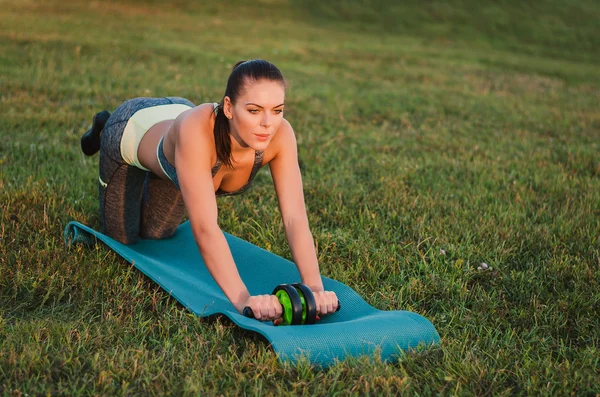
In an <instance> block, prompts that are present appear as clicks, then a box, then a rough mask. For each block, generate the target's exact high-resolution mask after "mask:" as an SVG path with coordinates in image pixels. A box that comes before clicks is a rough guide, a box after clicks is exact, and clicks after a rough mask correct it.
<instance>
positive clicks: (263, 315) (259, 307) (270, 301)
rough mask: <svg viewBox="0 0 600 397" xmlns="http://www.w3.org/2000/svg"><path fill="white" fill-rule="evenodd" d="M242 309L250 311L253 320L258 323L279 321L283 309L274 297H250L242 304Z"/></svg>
mask: <svg viewBox="0 0 600 397" xmlns="http://www.w3.org/2000/svg"><path fill="white" fill-rule="evenodd" d="M244 307H249V308H250V309H252V312H253V313H254V318H255V319H257V320H259V321H269V320H273V321H275V320H281V316H282V315H283V307H281V303H279V300H278V299H277V297H276V296H275V295H255V296H251V297H249V298H248V299H247V300H246V302H245V303H244ZM242 310H243V309H242Z"/></svg>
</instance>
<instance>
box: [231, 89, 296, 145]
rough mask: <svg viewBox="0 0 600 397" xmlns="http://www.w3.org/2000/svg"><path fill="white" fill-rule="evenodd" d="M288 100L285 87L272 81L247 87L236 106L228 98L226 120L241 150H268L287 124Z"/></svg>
mask: <svg viewBox="0 0 600 397" xmlns="http://www.w3.org/2000/svg"><path fill="white" fill-rule="evenodd" d="M284 99H285V88H284V86H283V84H282V83H280V82H277V81H270V80H259V81H253V82H250V83H247V84H246V86H245V87H244V89H243V91H242V92H241V95H240V96H238V98H237V100H236V102H235V104H232V103H231V100H230V98H229V97H225V102H224V112H225V116H227V118H228V119H229V126H230V131H231V135H232V136H233V137H234V139H235V140H236V141H237V142H238V143H239V144H240V146H242V147H250V148H252V149H254V150H264V149H266V148H267V146H268V145H269V143H270V142H271V140H272V139H273V136H274V135H275V133H276V132H277V130H278V129H279V126H280V125H281V122H282V121H283V101H284Z"/></svg>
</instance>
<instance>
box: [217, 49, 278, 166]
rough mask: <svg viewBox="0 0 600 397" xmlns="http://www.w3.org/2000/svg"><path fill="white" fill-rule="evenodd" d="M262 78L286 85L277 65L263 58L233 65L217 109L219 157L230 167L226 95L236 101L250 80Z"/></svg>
mask: <svg viewBox="0 0 600 397" xmlns="http://www.w3.org/2000/svg"><path fill="white" fill-rule="evenodd" d="M260 80H269V81H278V82H281V83H282V84H283V85H284V87H285V79H284V78H283V75H282V74H281V71H280V70H279V69H278V68H277V66H275V65H273V64H272V63H270V62H267V61H265V60H262V59H252V60H250V61H240V62H238V63H236V64H235V65H234V66H233V69H231V74H230V75H229V79H228V80H227V88H225V95H223V99H222V100H221V102H220V103H219V105H218V106H217V109H216V116H215V128H214V131H213V132H214V134H215V145H216V147H217V158H218V159H219V160H221V162H222V163H223V164H225V165H226V166H228V167H233V165H232V158H231V138H230V137H229V120H228V119H227V117H226V116H225V113H224V112H223V105H224V101H225V97H226V96H228V97H229V98H230V99H231V103H235V101H236V100H237V97H238V96H239V95H240V94H241V93H242V92H243V90H244V87H245V85H246V84H248V83H249V82H256V81H260Z"/></svg>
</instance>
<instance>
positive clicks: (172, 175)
mask: <svg viewBox="0 0 600 397" xmlns="http://www.w3.org/2000/svg"><path fill="white" fill-rule="evenodd" d="M216 105H217V104H215V106H214V108H215V109H216V108H217V106H216ZM164 138H165V137H164V136H163V137H162V138H160V142H159V143H158V148H157V149H156V152H157V153H156V155H157V158H158V163H159V164H160V167H161V168H162V170H163V172H164V173H165V175H166V176H167V177H168V178H169V179H170V180H171V181H172V182H173V183H174V184H175V186H176V187H177V190H181V189H180V188H179V180H178V179H177V170H176V169H175V167H174V166H173V164H171V163H169V160H167V158H166V157H165V152H164V150H163V140H164ZM262 160H263V151H262V150H256V151H254V165H253V166H252V171H251V172H250V178H248V182H247V183H246V184H245V185H244V186H242V187H241V188H239V189H238V190H236V191H234V192H226V191H224V190H221V189H220V188H219V190H217V191H216V192H215V195H217V196H233V195H236V194H241V193H244V192H245V191H246V190H248V188H250V186H252V182H253V181H254V177H255V176H256V173H257V172H258V170H260V167H262ZM220 168H221V160H220V159H218V158H217V162H216V163H215V165H214V166H213V167H212V176H213V178H214V177H215V175H216V174H217V172H218V171H219V169H220Z"/></svg>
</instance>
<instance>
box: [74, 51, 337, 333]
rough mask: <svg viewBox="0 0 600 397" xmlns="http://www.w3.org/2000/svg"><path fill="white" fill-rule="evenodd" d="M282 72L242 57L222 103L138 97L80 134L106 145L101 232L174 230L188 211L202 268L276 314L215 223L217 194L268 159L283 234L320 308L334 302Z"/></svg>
mask: <svg viewBox="0 0 600 397" xmlns="http://www.w3.org/2000/svg"><path fill="white" fill-rule="evenodd" d="M284 99H285V80H284V78H283V76H282V74H281V72H280V71H279V69H277V67H276V66H275V65H273V64H271V63H269V62H267V61H264V60H257V59H255V60H251V61H245V62H238V63H237V64H236V65H235V66H234V67H233V70H232V72H231V75H230V76H229V80H228V81H227V88H226V90H225V95H224V98H223V100H222V101H221V103H218V104H217V103H215V104H213V103H205V104H202V105H199V106H194V104H193V103H191V102H190V101H188V100H187V99H183V98H177V97H168V98H135V99H132V100H129V101H126V102H124V103H123V104H122V105H120V106H119V107H118V108H117V109H116V110H115V111H114V113H112V114H110V113H108V112H107V111H104V112H101V113H98V114H97V115H96V116H95V117H94V125H93V127H92V129H91V130H90V131H88V132H87V133H86V134H85V135H84V136H83V137H82V140H81V146H82V149H83V151H84V153H85V154H87V155H92V154H94V153H96V152H97V151H98V150H100V176H99V181H100V218H101V223H102V231H103V233H105V234H107V235H108V236H110V237H112V238H114V239H115V240H118V241H120V242H122V243H124V244H131V243H133V242H135V241H136V239H137V238H138V236H139V237H142V238H150V239H153V238H154V239H157V238H166V237H170V236H171V235H173V233H174V232H175V229H176V228H177V226H179V224H180V223H181V222H182V220H183V217H184V214H185V212H186V211H187V214H188V218H189V220H190V225H191V228H192V231H193V234H194V238H195V240H196V243H197V245H198V248H199V249H200V253H201V255H202V258H203V260H204V262H205V263H206V267H207V268H208V270H209V271H210V273H211V275H212V276H213V277H214V279H215V281H216V282H217V284H218V285H219V287H220V288H221V289H222V290H223V292H224V293H225V295H226V296H227V298H228V299H229V300H230V301H231V303H232V304H233V305H234V306H235V308H236V309H237V310H238V311H239V312H240V313H242V311H243V309H244V307H246V306H248V307H250V308H251V309H252V311H253V312H254V315H255V318H256V319H258V320H263V321H265V320H278V319H280V318H281V316H282V307H281V304H280V303H279V301H278V300H277V298H276V297H275V296H274V295H258V296H250V294H249V293H248V290H247V288H246V286H245V285H244V283H243V281H242V279H241V278H240V275H239V273H238V271H237V268H236V266H235V263H234V261H233V257H232V255H231V251H230V250H229V246H228V244H227V242H226V240H225V237H224V235H223V233H222V232H221V230H220V228H219V226H218V223H217V203H216V198H215V197H216V196H222V195H234V194H240V193H242V192H244V191H245V190H246V189H247V188H248V187H249V186H250V185H251V183H252V181H253V179H254V176H255V175H256V172H258V170H259V169H260V168H261V167H262V166H263V165H265V164H269V167H270V170H271V175H272V177H273V182H274V185H275V190H276V193H277V198H278V201H279V208H280V210H281V215H282V218H283V223H284V227H285V234H286V237H287V240H288V243H289V246H290V250H291V252H292V257H293V260H294V262H295V263H296V266H297V267H298V270H299V272H300V276H301V277H302V281H303V282H304V283H305V284H307V285H308V286H309V287H310V288H311V289H312V290H313V292H314V294H315V300H316V302H317V312H318V313H319V314H321V315H325V314H328V313H332V312H334V311H335V310H336V309H337V305H338V301H337V297H336V295H335V293H333V292H330V291H324V290H323V283H322V281H321V276H320V274H319V265H318V263H317V257H316V252H315V247H314V241H313V237H312V234H311V232H310V229H309V225H308V218H307V216H306V208H305V204H304V194H303V191H302V180H301V175H300V170H299V167H298V154H297V148H296V138H295V136H294V131H293V129H292V127H291V126H290V124H289V123H288V122H287V120H285V119H284V118H283V108H284Z"/></svg>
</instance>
